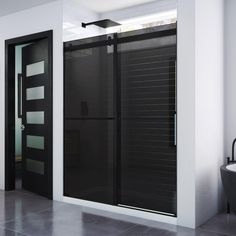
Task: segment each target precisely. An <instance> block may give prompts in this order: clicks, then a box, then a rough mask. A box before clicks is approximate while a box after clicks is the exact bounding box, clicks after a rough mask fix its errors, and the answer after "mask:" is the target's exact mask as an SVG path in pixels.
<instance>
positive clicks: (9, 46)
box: [5, 30, 53, 199]
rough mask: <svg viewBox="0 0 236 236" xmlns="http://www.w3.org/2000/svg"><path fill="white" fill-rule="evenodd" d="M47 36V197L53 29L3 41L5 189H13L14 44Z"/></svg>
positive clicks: (50, 188)
mask: <svg viewBox="0 0 236 236" xmlns="http://www.w3.org/2000/svg"><path fill="white" fill-rule="evenodd" d="M44 38H48V49H49V58H48V59H49V87H50V90H51V91H50V92H51V97H50V98H49V99H50V100H51V101H49V104H50V103H51V109H50V110H51V111H50V113H51V114H50V115H49V117H50V123H51V124H52V127H51V130H50V132H49V140H50V142H51V145H49V146H50V147H49V152H50V154H51V155H50V156H51V158H49V160H48V198H49V199H52V196H53V146H52V145H53V135H52V134H53V112H52V111H53V31H52V30H49V31H44V32H40V33H35V34H31V35H26V36H22V37H18V38H13V39H8V40H6V41H5V190H6V191H10V190H14V189H15V106H16V104H15V46H17V45H22V44H26V43H30V42H35V41H38V40H40V39H44Z"/></svg>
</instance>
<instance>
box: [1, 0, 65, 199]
mask: <svg viewBox="0 0 236 236" xmlns="http://www.w3.org/2000/svg"><path fill="white" fill-rule="evenodd" d="M52 9H53V14H52ZM42 16H43V17H42ZM0 29H1V33H0V130H1V132H0V188H1V189H4V179H5V178H4V177H5V176H4V174H5V170H4V166H5V165H4V163H5V160H4V156H5V147H4V129H5V124H4V122H5V121H4V113H5V112H4V103H5V95H4V94H5V91H4V88H5V85H4V84H5V82H4V80H5V53H4V52H5V40H6V39H11V38H15V37H19V36H24V35H29V34H33V33H37V32H41V31H46V30H51V29H52V30H53V33H54V35H53V37H54V39H53V44H54V45H53V59H54V61H53V82H54V87H53V116H54V117H56V119H54V124H53V138H54V139H53V162H54V166H53V192H54V199H62V195H63V191H62V185H63V174H62V173H63V105H62V104H63V44H62V2H61V1H60V0H58V1H55V2H52V3H49V4H46V5H42V6H38V7H35V8H31V9H28V10H25V11H21V12H18V13H14V14H11V15H7V16H4V17H1V18H0Z"/></svg>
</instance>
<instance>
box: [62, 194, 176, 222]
mask: <svg viewBox="0 0 236 236" xmlns="http://www.w3.org/2000/svg"><path fill="white" fill-rule="evenodd" d="M63 202H66V203H71V204H75V205H79V206H83V207H89V208H94V209H96V210H101V211H108V212H112V213H117V214H123V215H126V216H130V217H137V218H142V219H145V220H152V221H157V222H162V223H167V224H173V225H177V218H176V217H171V216H165V215H159V214H155V213H150V212H144V211H139V210H134V209H129V208H123V207H119V206H112V205H108V204H103V203H97V202H92V201H86V200H81V199H77V198H70V197H63ZM109 217H110V218H117V217H116V216H115V215H114V217H113V216H111V215H109Z"/></svg>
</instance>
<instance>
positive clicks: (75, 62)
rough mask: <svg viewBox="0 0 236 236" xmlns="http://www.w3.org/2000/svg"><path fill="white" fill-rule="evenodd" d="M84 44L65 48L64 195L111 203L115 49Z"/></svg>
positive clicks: (101, 38)
mask: <svg viewBox="0 0 236 236" xmlns="http://www.w3.org/2000/svg"><path fill="white" fill-rule="evenodd" d="M103 37H104V36H102V37H100V38H92V39H88V40H87V43H91V42H92V43H93V42H95V41H96V40H103V39H104V38H103ZM82 41H83V42H84V43H85V44H86V40H82ZM80 45H81V42H77V41H75V42H69V43H66V45H65V127H64V130H65V134H64V135H65V150H64V151H65V162H64V164H65V172H64V184H65V186H64V193H65V195H66V196H70V197H76V198H80V199H85V200H91V201H96V202H102V203H109V204H113V181H114V180H113V175H114V174H113V161H114V156H113V152H114V148H113V145H114V136H115V135H114V123H115V121H114V105H113V103H114V101H113V46H106V45H103V46H98V47H92V48H91V47H88V48H86V47H84V44H82V46H83V49H79V48H78V46H80ZM74 46H75V47H74ZM73 47H74V48H73ZM68 48H69V50H66V49H68Z"/></svg>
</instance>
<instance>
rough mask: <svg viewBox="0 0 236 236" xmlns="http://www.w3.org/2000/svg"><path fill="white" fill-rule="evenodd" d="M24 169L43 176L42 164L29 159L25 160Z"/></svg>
mask: <svg viewBox="0 0 236 236" xmlns="http://www.w3.org/2000/svg"><path fill="white" fill-rule="evenodd" d="M26 169H27V170H28V171H31V172H34V173H37V174H40V175H44V163H43V162H41V161H35V160H31V159H27V160H26Z"/></svg>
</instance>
